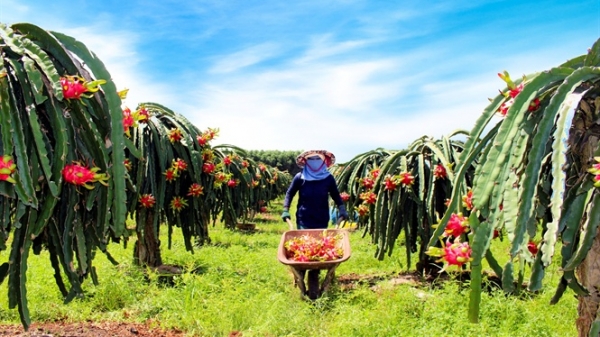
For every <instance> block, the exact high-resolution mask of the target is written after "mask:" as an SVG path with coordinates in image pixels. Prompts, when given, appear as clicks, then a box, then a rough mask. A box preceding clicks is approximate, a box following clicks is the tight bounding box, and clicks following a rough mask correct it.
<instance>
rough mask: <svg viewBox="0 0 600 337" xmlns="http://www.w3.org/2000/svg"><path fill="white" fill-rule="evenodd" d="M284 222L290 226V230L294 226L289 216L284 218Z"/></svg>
mask: <svg viewBox="0 0 600 337" xmlns="http://www.w3.org/2000/svg"><path fill="white" fill-rule="evenodd" d="M285 222H287V224H288V225H289V226H290V230H293V229H294V228H295V227H296V226H294V223H293V222H292V219H290V218H285Z"/></svg>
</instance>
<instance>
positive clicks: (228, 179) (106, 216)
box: [0, 23, 291, 328]
mask: <svg viewBox="0 0 600 337" xmlns="http://www.w3.org/2000/svg"><path fill="white" fill-rule="evenodd" d="M0 47H1V49H2V53H1V54H0V151H1V152H0V210H1V211H0V214H1V215H0V252H1V251H4V250H7V249H10V255H9V257H10V260H9V261H5V262H3V263H1V264H0V283H2V282H4V281H6V282H8V302H9V308H11V309H12V308H18V310H19V315H20V317H21V321H22V323H23V326H24V327H25V328H27V327H28V326H29V324H30V317H29V310H28V307H27V291H26V283H27V278H26V272H27V259H28V257H29V255H30V253H31V252H33V253H34V254H39V253H40V252H41V251H42V250H43V249H47V250H48V252H49V257H50V259H49V262H50V264H51V266H52V268H53V269H54V270H55V275H56V283H57V286H58V288H59V290H60V291H61V293H62V295H63V296H64V299H65V302H69V301H71V300H72V299H74V298H76V297H79V296H83V290H82V284H83V282H84V280H85V279H87V278H88V277H91V278H92V280H93V281H94V282H95V283H96V282H98V275H96V269H95V268H94V267H93V259H94V257H95V256H96V255H97V254H96V251H97V250H99V251H101V252H103V253H104V254H106V255H107V257H108V258H109V259H110V260H111V261H113V263H115V264H116V263H118V261H115V260H114V259H113V257H112V256H111V254H110V252H109V249H108V248H109V242H110V241H121V240H124V241H126V240H128V239H129V238H130V236H132V235H136V236H137V241H136V251H135V253H134V254H135V255H134V259H135V261H136V262H138V263H140V264H141V265H148V266H157V265H160V264H161V263H162V262H161V260H160V241H157V238H158V235H159V230H160V228H161V226H162V225H163V224H164V225H166V226H168V234H169V243H170V242H171V235H172V234H173V227H179V228H181V233H182V234H183V237H184V238H185V242H186V248H187V249H188V250H190V251H193V249H194V248H195V247H198V245H199V244H203V243H205V242H207V241H209V240H210V238H209V236H208V228H209V225H210V224H211V223H212V224H213V225H214V224H215V221H217V220H219V219H220V220H222V221H223V223H224V225H225V226H226V227H227V228H232V229H233V228H235V226H236V224H237V222H238V221H242V222H243V221H248V220H251V219H252V217H253V216H254V215H255V214H256V213H259V212H265V211H267V207H268V206H269V203H270V202H271V201H272V200H274V199H275V198H277V196H279V195H281V194H282V193H283V192H284V191H285V189H286V188H287V185H288V184H289V182H290V181H291V177H290V176H289V174H287V173H286V172H280V171H279V170H277V169H276V168H274V167H269V166H267V165H265V164H263V163H260V162H255V161H253V160H251V159H250V158H247V157H246V152H245V151H244V149H242V148H239V147H237V146H234V145H219V146H216V145H215V146H212V145H211V141H212V140H213V139H214V138H215V137H217V135H218V129H211V128H208V129H206V130H200V129H199V128H197V127H196V126H195V125H192V124H191V123H190V122H189V121H188V120H187V119H186V118H184V117H183V116H181V115H179V114H177V113H175V112H173V111H171V110H170V109H168V108H166V107H164V106H162V105H160V104H157V103H142V104H139V105H138V106H137V107H136V109H134V110H130V109H129V108H127V107H125V106H124V105H123V103H124V98H125V95H126V91H120V92H119V91H118V90H117V86H116V85H115V83H114V82H113V81H112V77H111V76H110V73H109V72H108V70H107V69H106V67H105V66H104V64H103V63H102V61H101V60H100V59H98V58H97V56H96V55H95V54H94V53H93V52H92V51H90V50H89V49H88V48H87V47H86V46H85V45H84V44H83V43H81V42H80V41H77V40H76V39H74V38H72V37H70V36H67V35H64V34H62V33H59V32H51V31H46V30H44V29H42V28H40V27H38V26H35V25H32V24H28V23H19V24H14V25H11V26H10V27H8V26H7V25H4V24H0ZM128 218H132V219H134V221H135V226H132V225H128V223H130V222H127V221H126V220H127V219H128ZM193 240H195V242H193ZM111 247H112V246H111ZM157 256H158V258H157Z"/></svg>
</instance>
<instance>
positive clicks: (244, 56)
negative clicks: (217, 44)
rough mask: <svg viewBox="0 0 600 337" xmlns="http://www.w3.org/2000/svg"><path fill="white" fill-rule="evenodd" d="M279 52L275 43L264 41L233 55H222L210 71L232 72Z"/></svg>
mask: <svg viewBox="0 0 600 337" xmlns="http://www.w3.org/2000/svg"><path fill="white" fill-rule="evenodd" d="M277 52H278V47H277V45H276V44H274V43H262V44H259V45H256V46H252V47H248V48H246V49H244V50H241V51H239V52H236V53H233V54H231V55H227V56H225V57H221V58H220V60H219V61H217V62H216V64H215V65H214V66H213V67H212V68H211V69H210V71H209V72H212V73H230V72H233V71H236V70H239V69H241V68H244V67H248V66H251V65H254V64H257V63H260V62H262V61H264V60H266V59H268V58H270V57H272V56H274V55H275V54H276V53H277Z"/></svg>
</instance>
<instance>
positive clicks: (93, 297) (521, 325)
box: [0, 204, 577, 337]
mask: <svg viewBox="0 0 600 337" xmlns="http://www.w3.org/2000/svg"><path fill="white" fill-rule="evenodd" d="M272 208H273V209H274V212H275V213H274V215H273V216H272V218H273V219H274V220H273V221H268V220H266V221H261V222H258V223H257V231H255V232H252V233H248V232H240V231H229V230H226V229H223V227H222V225H220V224H217V225H216V226H215V227H211V228H210V231H209V233H210V236H211V239H212V243H211V244H210V245H206V246H203V247H199V248H197V249H196V250H195V252H194V254H191V253H189V252H186V251H185V248H184V244H183V241H182V240H181V239H180V237H179V236H180V235H175V236H176V237H175V239H174V241H173V247H172V249H171V250H167V249H166V246H167V245H166V242H167V241H166V237H165V238H163V239H162V242H163V249H162V253H163V260H164V262H165V263H167V264H177V265H182V266H184V267H185V269H186V272H185V273H184V274H182V275H180V276H178V277H176V279H175V285H173V286H167V285H163V284H161V283H160V282H158V281H157V275H150V281H148V280H147V279H146V278H145V275H144V273H143V272H142V271H141V270H139V269H137V268H136V267H134V266H132V263H131V261H132V249H133V241H131V242H130V243H129V244H128V245H127V248H126V249H125V248H124V247H123V245H122V244H121V245H116V244H113V245H112V246H110V248H109V251H110V252H111V254H112V255H113V256H114V257H115V258H116V259H117V260H118V261H120V262H121V264H120V265H119V266H116V267H115V266H113V265H112V264H110V263H109V262H108V260H107V259H106V257H105V256H104V255H103V254H102V253H99V255H98V256H97V257H96V259H95V266H96V268H97V269H98V275H99V282H100V284H99V285H98V286H94V285H93V283H92V282H91V280H87V281H86V282H85V283H84V289H85V291H86V295H85V297H84V298H81V299H76V300H74V301H73V302H71V303H69V304H63V303H62V299H61V296H60V293H59V291H58V289H57V287H56V285H55V283H54V278H53V271H52V268H51V267H50V263H49V260H48V254H47V253H46V252H42V254H41V255H39V256H36V255H33V254H32V255H31V256H30V259H29V268H28V274H27V278H28V282H27V285H28V289H27V290H28V292H27V296H28V299H29V307H30V311H31V317H32V320H33V321H34V322H43V321H55V320H62V321H90V320H91V321H104V320H113V321H135V322H151V324H156V325H160V326H161V327H163V328H177V329H180V330H182V331H185V332H186V333H187V334H189V335H190V336H227V335H228V334H229V333H230V332H231V331H241V332H242V333H243V336H244V337H248V336H277V337H279V336H511V337H514V336H574V335H576V329H575V319H576V318H577V310H576V308H577V300H576V299H575V298H574V296H573V293H572V292H567V293H566V294H565V295H564V296H563V298H562V299H561V300H560V301H559V303H558V304H556V305H553V306H551V305H549V301H550V298H551V297H552V295H553V294H554V288H555V285H556V284H557V282H558V273H557V267H556V263H555V264H554V265H553V266H551V267H550V268H549V270H548V272H547V276H546V279H545V287H544V289H543V291H541V292H540V293H538V294H527V293H525V294H522V295H521V296H506V295H505V294H504V293H503V292H502V291H500V290H493V291H491V292H485V293H483V294H482V303H481V319H480V323H478V324H472V323H469V322H468V320H467V305H468V299H469V293H468V286H469V285H468V284H465V283H460V282H458V281H444V282H442V281H439V282H436V283H434V284H415V283H409V284H399V285H394V284H393V283H392V282H391V278H392V277H393V276H398V274H400V273H405V272H406V271H407V266H406V265H405V263H406V260H405V257H404V255H403V253H404V249H400V248H397V249H396V250H395V252H394V254H393V255H392V256H391V257H387V256H386V258H385V259H384V260H383V261H378V260H377V259H375V258H374V257H373V256H374V253H375V247H374V246H372V245H371V244H370V242H369V237H368V236H366V237H364V238H363V237H362V233H361V232H354V233H352V234H351V236H350V239H351V247H352V257H351V258H350V259H349V260H348V261H346V262H344V263H342V264H340V265H339V267H338V269H337V270H336V278H337V279H341V278H348V277H350V276H351V275H354V276H356V277H360V278H361V279H364V280H372V281H373V282H371V283H369V282H355V283H354V284H353V287H348V286H342V284H341V283H340V282H334V284H333V285H332V287H331V288H330V290H329V291H328V292H327V293H326V294H325V295H324V296H323V297H322V298H320V299H318V300H316V301H314V302H311V301H307V300H304V299H302V298H301V296H300V292H299V290H298V288H296V287H295V286H294V284H293V277H292V274H291V272H290V271H289V269H288V267H287V266H285V265H283V264H281V263H280V262H279V261H278V259H277V255H276V253H277V247H278V245H279V240H280V238H281V234H282V233H283V232H284V231H285V230H286V229H287V225H286V224H284V223H283V222H281V220H279V218H278V215H277V212H279V211H280V210H281V209H280V204H275V205H274V207H272ZM163 232H164V231H163ZM176 234H179V233H178V232H176ZM495 246H496V245H495ZM497 246H498V247H494V249H495V251H496V252H497V255H498V259H499V260H501V259H502V256H504V254H503V253H502V251H503V250H504V249H508V246H506V247H505V246H504V244H497ZM7 257H8V254H7V252H1V253H0V261H4V260H6V259H7ZM500 262H501V263H502V261H500ZM557 262H558V261H557ZM412 268H413V269H414V266H412ZM376 276H378V277H376ZM376 279H380V281H378V282H376V284H375V285H376V287H372V286H373V285H374V283H375V281H374V280H376ZM2 293H3V294H6V293H7V287H6V282H5V283H4V284H2V285H1V286H0V294H2ZM0 298H2V299H3V300H0V323H18V322H19V318H18V313H17V311H16V310H9V309H8V303H7V302H8V301H7V300H6V297H4V296H0Z"/></svg>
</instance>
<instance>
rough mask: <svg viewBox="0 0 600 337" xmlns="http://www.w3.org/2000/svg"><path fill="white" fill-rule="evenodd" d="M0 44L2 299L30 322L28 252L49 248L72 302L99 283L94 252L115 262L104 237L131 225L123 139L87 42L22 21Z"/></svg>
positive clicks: (115, 100) (109, 85) (116, 101)
mask: <svg viewBox="0 0 600 337" xmlns="http://www.w3.org/2000/svg"><path fill="white" fill-rule="evenodd" d="M0 45H1V46H2V55H1V56H0V59H1V60H2V62H0V102H1V104H0V139H1V141H0V144H1V145H0V209H2V210H3V211H1V212H0V213H2V214H3V215H4V216H3V217H2V220H0V251H3V250H10V251H11V252H10V254H4V255H2V256H4V257H6V258H7V259H8V257H9V256H10V262H9V261H8V260H4V261H0V280H5V281H6V282H7V284H8V286H7V289H9V290H8V294H7V295H8V296H5V297H2V296H0V298H7V299H8V307H9V308H11V309H12V308H18V312H19V315H20V318H21V322H22V324H23V326H24V328H25V329H27V328H28V327H29V325H30V317H29V309H28V301H27V289H26V288H27V277H26V273H27V267H28V262H27V261H28V257H29V255H30V253H31V252H33V253H35V254H39V253H40V251H42V250H44V249H45V250H47V251H48V253H49V256H50V258H49V261H52V262H53V263H51V266H50V265H49V266H48V267H49V268H53V269H54V273H55V275H56V282H57V286H58V289H59V291H60V292H61V294H62V297H63V298H64V299H65V301H66V302H69V301H71V300H72V299H74V298H76V297H80V296H83V295H84V291H83V281H84V280H85V279H87V278H88V277H89V276H91V277H92V278H93V279H94V281H97V280H96V275H95V268H94V263H93V262H94V261H93V259H94V257H95V256H96V251H98V250H100V251H102V252H105V253H106V254H107V256H108V257H109V259H111V260H112V257H111V256H110V254H109V253H108V252H107V250H106V242H108V241H109V240H110V239H119V238H121V237H123V236H124V235H125V232H126V228H125V215H126V190H127V185H126V178H127V173H126V168H125V156H124V153H125V152H124V149H125V147H126V146H127V144H126V143H125V135H124V132H123V130H124V127H123V113H122V109H121V99H120V97H119V95H118V93H117V88H116V86H115V84H114V83H113V82H112V80H111V78H112V76H111V75H110V73H109V72H108V71H107V70H106V69H105V67H104V65H103V64H102V62H101V61H100V60H99V59H98V58H97V56H96V55H95V54H94V53H93V52H91V51H90V50H88V48H87V47H86V46H85V45H84V44H83V43H81V42H79V41H77V40H75V39H74V38H72V37H70V36H67V35H64V34H61V33H58V32H48V31H45V30H43V29H41V28H40V27H37V26H35V25H32V24H28V23H19V24H15V25H12V26H10V27H7V26H6V25H4V24H0ZM109 215H110V216H109ZM92 238H93V239H92ZM8 242H10V246H8V245H7V243H8ZM0 255H1V254H0ZM112 261H114V260H112ZM114 262H116V261H114Z"/></svg>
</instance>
